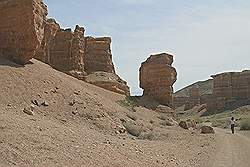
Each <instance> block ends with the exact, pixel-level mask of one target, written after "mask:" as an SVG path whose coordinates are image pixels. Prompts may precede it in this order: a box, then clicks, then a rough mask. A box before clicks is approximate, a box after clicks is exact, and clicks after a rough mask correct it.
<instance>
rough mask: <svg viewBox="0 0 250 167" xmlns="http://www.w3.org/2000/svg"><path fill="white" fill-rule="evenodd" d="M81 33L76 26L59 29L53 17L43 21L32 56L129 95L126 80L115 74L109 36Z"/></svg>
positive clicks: (81, 30) (86, 79)
mask: <svg viewBox="0 0 250 167" xmlns="http://www.w3.org/2000/svg"><path fill="white" fill-rule="evenodd" d="M84 32H85V29H84V28H83V27H80V26H78V25H77V26H76V28H75V30H74V32H72V31H71V29H61V28H60V25H59V24H58V23H56V21H55V20H54V19H48V20H46V22H45V35H44V38H43V41H42V45H41V47H40V49H39V52H38V53H37V54H36V58H37V59H38V60H41V61H43V62H44V63H47V64H49V65H50V66H52V67H53V68H55V69H57V70H59V71H62V72H64V73H67V74H69V75H71V76H74V77H76V78H78V79H80V80H84V81H86V82H89V83H91V84H94V85H96V86H99V87H102V88H104V89H107V90H110V91H113V92H116V93H120V94H124V95H129V94H130V90H129V87H128V86H127V83H126V82H125V81H123V80H122V79H121V78H120V77H119V76H118V75H117V74H116V73H115V69H114V65H113V62H112V54H111V38H110V37H101V38H93V37H85V36H84Z"/></svg>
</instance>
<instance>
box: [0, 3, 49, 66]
mask: <svg viewBox="0 0 250 167" xmlns="http://www.w3.org/2000/svg"><path fill="white" fill-rule="evenodd" d="M0 16H1V17H0V23H1V24H0V56H3V57H6V58H8V59H10V60H14V61H15V62H17V63H21V64H25V63H27V62H28V61H29V60H30V59H31V58H33V57H34V55H35V52H36V50H37V49H38V47H39V46H40V43H41V41H42V39H43V36H44V20H45V18H46V16H47V7H46V5H44V4H43V2H42V1H41V0H1V1H0Z"/></svg>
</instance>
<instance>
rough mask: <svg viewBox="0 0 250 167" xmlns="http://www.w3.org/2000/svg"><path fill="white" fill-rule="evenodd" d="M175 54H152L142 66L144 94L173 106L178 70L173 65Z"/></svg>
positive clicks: (141, 75) (141, 78)
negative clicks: (174, 86) (174, 85)
mask: <svg viewBox="0 0 250 167" xmlns="http://www.w3.org/2000/svg"><path fill="white" fill-rule="evenodd" d="M172 63H173V56H172V55H169V54H166V53H162V54H157V55H151V56H150V57H149V58H148V59H147V60H146V61H145V62H143V63H142V65H141V68H140V87H141V88H142V89H144V91H143V96H148V97H151V98H153V99H154V100H156V101H158V102H159V103H161V104H164V105H168V106H172V104H173V96H172V95H173V87H172V86H173V84H174V83H175V82H176V77H177V72H176V70H175V68H174V67H172Z"/></svg>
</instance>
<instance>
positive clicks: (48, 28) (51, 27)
mask: <svg viewBox="0 0 250 167" xmlns="http://www.w3.org/2000/svg"><path fill="white" fill-rule="evenodd" d="M44 23H45V27H44V38H43V40H42V43H41V47H40V48H39V50H38V51H37V53H36V56H35V58H36V59H38V60H40V61H42V62H44V63H47V64H50V63H51V55H50V49H51V46H52V42H53V40H54V38H55V36H56V33H57V32H58V31H60V25H59V24H58V23H57V22H56V21H55V20H54V19H48V20H46V21H45V22H44Z"/></svg>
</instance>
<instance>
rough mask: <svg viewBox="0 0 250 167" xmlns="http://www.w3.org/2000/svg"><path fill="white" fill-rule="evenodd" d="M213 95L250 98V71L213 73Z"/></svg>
mask: <svg viewBox="0 0 250 167" xmlns="http://www.w3.org/2000/svg"><path fill="white" fill-rule="evenodd" d="M212 77H213V78H214V85H213V95H214V96H215V97H225V98H228V99H229V98H243V99H244V98H250V71H243V72H230V73H222V74H218V75H213V76H212Z"/></svg>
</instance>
